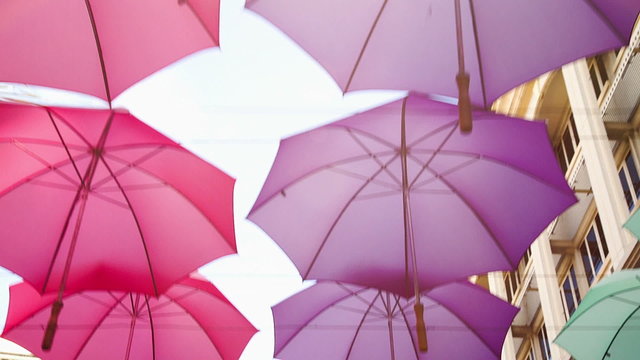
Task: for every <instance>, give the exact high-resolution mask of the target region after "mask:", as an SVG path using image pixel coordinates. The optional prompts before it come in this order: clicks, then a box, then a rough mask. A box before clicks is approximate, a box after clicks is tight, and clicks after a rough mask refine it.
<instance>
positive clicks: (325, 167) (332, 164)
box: [249, 150, 397, 214]
mask: <svg viewBox="0 0 640 360" xmlns="http://www.w3.org/2000/svg"><path fill="white" fill-rule="evenodd" d="M395 153H397V151H396V150H389V151H381V152H378V153H376V155H392V154H395ZM369 158H370V156H369V155H368V154H367V155H357V156H352V157H349V158H346V159H341V160H336V161H333V162H330V163H328V164H324V165H322V166H318V167H317V168H315V169H312V170H310V171H309V172H307V173H305V174H302V175H300V176H298V177H297V178H295V179H293V180H291V181H289V182H288V183H287V184H286V185H284V186H282V187H281V190H279V191H276V192H275V193H273V194H271V195H269V196H268V197H266V198H265V199H264V200H262V201H261V202H260V203H259V204H258V202H256V203H255V204H253V207H252V208H251V211H250V212H249V214H251V213H252V212H254V211H255V210H257V209H259V208H260V207H262V205H264V204H265V203H266V202H268V201H269V200H271V199H273V198H274V197H276V196H277V195H279V194H281V193H282V190H284V189H286V188H287V187H288V186H290V185H291V184H294V183H297V182H299V181H302V180H303V179H305V178H307V177H309V176H312V175H314V174H315V173H318V172H320V171H323V170H328V169H331V168H333V167H335V166H339V165H344V164H348V163H351V162H356V161H360V160H365V159H369Z"/></svg>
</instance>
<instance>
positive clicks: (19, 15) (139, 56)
mask: <svg viewBox="0 0 640 360" xmlns="http://www.w3.org/2000/svg"><path fill="white" fill-rule="evenodd" d="M219 7H220V1H219V0H136V1H126V0H69V1H55V0H31V1H22V0H3V1H1V2H0V48H1V49H2V51H3V54H4V56H2V57H0V81H4V82H17V83H29V84H35V85H42V86H49V87H55V88H60V89H65V90H72V91H78V92H82V93H86V94H90V95H94V96H97V97H100V98H102V99H105V100H107V101H109V102H111V100H113V99H114V98H115V97H117V96H118V95H119V94H120V93H122V92H123V91H124V90H126V89H127V88H128V87H130V86H131V85H133V84H134V83H136V82H137V81H139V80H142V79H143V78H145V77H147V76H148V75H150V74H151V73H153V72H155V71H157V70H160V69H161V68H163V67H165V66H167V65H169V64H170V63H172V62H174V61H176V60H178V59H180V58H182V57H184V56H186V55H189V54H191V53H193V52H195V51H198V50H201V49H204V48H208V47H213V46H218V45H219V41H218V38H219V37H218V22H219V21H218V19H219Z"/></svg>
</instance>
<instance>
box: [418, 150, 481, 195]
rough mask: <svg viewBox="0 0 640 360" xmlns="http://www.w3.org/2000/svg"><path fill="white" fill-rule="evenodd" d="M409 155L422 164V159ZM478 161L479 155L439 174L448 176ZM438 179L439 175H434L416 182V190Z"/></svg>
mask: <svg viewBox="0 0 640 360" xmlns="http://www.w3.org/2000/svg"><path fill="white" fill-rule="evenodd" d="M409 156H410V157H411V159H413V160H414V161H415V162H417V163H419V164H421V161H420V159H418V158H417V157H415V156H413V155H409ZM476 161H478V157H474V158H471V159H469V160H467V161H465V162H463V163H462V164H459V165H457V166H454V167H452V168H451V169H448V170H446V171H443V172H441V173H438V175H439V176H446V175H449V174H453V173H454V172H456V171H458V170H460V169H464V168H465V167H467V166H469V165H471V164H473V163H474V162H476ZM436 180H439V177H438V176H435V177H432V178H431V179H426V180H425V181H422V182H419V183H417V184H414V187H415V188H416V190H417V188H419V187H421V186H425V185H428V184H430V183H432V182H434V181H436ZM422 190H427V189H422ZM412 192H415V190H414V189H412ZM450 192H451V191H450V190H449V191H448V193H450Z"/></svg>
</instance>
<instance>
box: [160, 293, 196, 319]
mask: <svg viewBox="0 0 640 360" xmlns="http://www.w3.org/2000/svg"><path fill="white" fill-rule="evenodd" d="M197 292H198V289H196V288H193V289H189V291H187V292H186V293H184V294H182V295H180V296H175V297H173V298H171V297H168V296H166V298H167V301H165V302H164V303H161V302H159V301H158V304H156V305H155V306H154V307H152V308H151V310H153V311H157V310H159V309H162V308H164V307H167V306H169V305H171V304H174V303H175V302H176V301H177V300H180V299H184V298H187V297H189V296H191V295H193V294H195V293H197ZM156 315H159V314H156Z"/></svg>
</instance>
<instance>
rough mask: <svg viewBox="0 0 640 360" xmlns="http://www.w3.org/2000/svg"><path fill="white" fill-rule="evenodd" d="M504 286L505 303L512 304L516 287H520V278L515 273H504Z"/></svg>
mask: <svg viewBox="0 0 640 360" xmlns="http://www.w3.org/2000/svg"><path fill="white" fill-rule="evenodd" d="M504 285H505V287H506V288H507V301H508V302H513V299H514V298H515V295H516V292H517V291H518V286H520V276H519V274H518V272H517V271H508V272H505V273H504Z"/></svg>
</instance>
